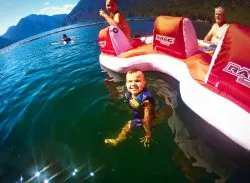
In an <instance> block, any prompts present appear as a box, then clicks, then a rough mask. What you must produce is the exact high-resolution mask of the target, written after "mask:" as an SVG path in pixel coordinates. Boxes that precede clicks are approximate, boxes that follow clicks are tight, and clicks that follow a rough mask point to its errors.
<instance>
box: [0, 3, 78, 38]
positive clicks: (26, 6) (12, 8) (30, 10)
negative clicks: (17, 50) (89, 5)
mask: <svg viewBox="0 0 250 183" xmlns="http://www.w3.org/2000/svg"><path fill="white" fill-rule="evenodd" d="M79 1H80V0H0V2H1V6H0V35H3V34H4V33H5V32H6V31H7V29H8V28H9V27H10V26H13V25H16V24H17V23H18V21H19V20H20V19H21V18H24V17H26V16H28V15H30V14H37V15H39V14H40V15H55V14H68V13H70V11H71V10H72V9H73V8H74V7H75V6H76V5H77V3H78V2H79Z"/></svg>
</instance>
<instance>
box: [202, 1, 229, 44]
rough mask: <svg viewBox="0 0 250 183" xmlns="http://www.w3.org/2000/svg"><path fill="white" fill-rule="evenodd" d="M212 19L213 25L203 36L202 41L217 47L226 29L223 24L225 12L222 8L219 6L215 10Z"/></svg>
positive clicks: (225, 25)
mask: <svg viewBox="0 0 250 183" xmlns="http://www.w3.org/2000/svg"><path fill="white" fill-rule="evenodd" d="M214 18H215V24H214V25H213V26H212V28H211V30H210V31H209V32H208V34H207V35H206V36H205V38H204V41H206V42H211V43H212V44H215V45H217V44H218V43H219V41H220V40H221V38H222V36H223V34H224V33H225V31H226V29H227V27H228V25H227V24H226V23H225V11H224V8H223V7H221V6H219V7H217V8H215V13H214Z"/></svg>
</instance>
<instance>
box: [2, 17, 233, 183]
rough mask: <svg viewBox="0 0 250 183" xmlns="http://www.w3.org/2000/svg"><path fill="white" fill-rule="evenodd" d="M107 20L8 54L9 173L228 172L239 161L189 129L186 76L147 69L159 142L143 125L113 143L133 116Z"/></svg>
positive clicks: (204, 178) (105, 176)
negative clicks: (103, 43) (114, 63)
mask: <svg viewBox="0 0 250 183" xmlns="http://www.w3.org/2000/svg"><path fill="white" fill-rule="evenodd" d="M104 26H105V25H103V24H99V25H94V26H86V27H82V28H78V29H71V30H68V31H65V32H64V33H66V34H67V35H69V36H71V37H73V38H74V40H75V42H74V43H70V44H68V45H63V44H50V43H52V42H55V41H58V40H60V38H61V34H62V33H56V34H52V35H50V36H47V37H43V38H41V39H37V40H35V41H33V42H30V43H27V44H24V45H22V46H20V47H17V48H16V49H14V50H12V51H10V52H8V53H6V54H3V55H0V78H1V80H0V91H1V93H0V140H1V144H0V182H4V183H5V182H21V180H20V177H23V181H22V182H43V180H44V179H46V178H47V179H50V182H97V183H104V182H105V183H106V182H107V183H113V182H114V183H118V182H119V183H123V182H124V183H128V182H130V183H152V182H156V183H165V182H168V183H170V182H171V183H172V182H177V183H179V182H204V183H205V182H214V181H215V180H216V179H222V178H225V179H227V178H228V177H229V176H230V174H231V172H232V171H233V170H234V169H235V164H233V163H231V162H230V161H228V159H226V160H225V161H224V159H225V156H224V155H221V154H220V153H218V151H217V150H216V149H214V148H212V147H210V145H209V144H207V143H206V142H205V141H203V140H202V139H201V138H200V137H199V136H194V135H193V134H192V133H191V132H190V131H189V130H188V124H189V123H190V122H191V121H190V119H189V118H188V117H185V116H184V114H185V113H187V112H186V111H185V110H186V108H185V106H184V105H183V104H182V103H181V102H180V98H179V97H180V96H179V93H178V83H177V82H176V81H173V79H171V78H169V77H167V76H166V75H163V74H159V73H153V72H148V73H146V78H147V80H148V86H149V88H150V90H151V91H152V92H153V95H154V97H155V98H156V101H157V113H158V114H159V115H160V117H159V119H158V120H157V125H156V126H155V127H154V128H153V140H154V141H153V142H152V144H151V147H150V148H149V149H146V148H144V147H143V145H142V144H140V143H139V137H141V136H142V135H143V131H140V130H137V131H135V132H133V133H131V134H130V136H129V138H128V139H127V140H126V141H125V142H124V143H122V144H120V145H119V146H118V147H115V148H114V147H109V146H106V145H105V144H104V142H103V141H104V138H107V137H114V136H116V135H117V134H118V133H119V131H120V130H121V128H122V127H123V125H124V124H125V123H126V121H127V120H129V119H130V112H129V109H128V107H127V105H126V104H125V103H124V102H123V99H122V96H123V93H124V92H125V87H124V75H122V74H117V73H113V72H111V71H108V70H106V69H104V68H101V66H100V64H99V60H98V56H99V54H100V52H99V48H98V43H97V35H98V32H99V30H100V29H101V28H103V27H104ZM131 27H132V31H133V33H134V34H138V33H141V32H143V34H151V33H152V30H153V22H147V21H145V22H131ZM181 106H182V107H181ZM191 124H192V123H191ZM44 167H47V169H46V170H44V171H41V170H43V169H44ZM75 168H77V170H78V171H77V173H76V175H75V176H73V175H72V173H73V171H74V169H75ZM35 171H40V172H41V175H40V177H34V173H35ZM91 173H92V174H91ZM91 175H92V176H91ZM18 180H19V181H18Z"/></svg>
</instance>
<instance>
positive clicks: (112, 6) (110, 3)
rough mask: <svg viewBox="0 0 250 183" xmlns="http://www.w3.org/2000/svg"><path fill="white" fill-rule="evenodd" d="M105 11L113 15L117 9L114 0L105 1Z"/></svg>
mask: <svg viewBox="0 0 250 183" xmlns="http://www.w3.org/2000/svg"><path fill="white" fill-rule="evenodd" d="M106 9H107V11H108V12H109V13H115V12H116V11H117V9H118V5H117V3H116V2H115V1H114V0H107V1H106Z"/></svg>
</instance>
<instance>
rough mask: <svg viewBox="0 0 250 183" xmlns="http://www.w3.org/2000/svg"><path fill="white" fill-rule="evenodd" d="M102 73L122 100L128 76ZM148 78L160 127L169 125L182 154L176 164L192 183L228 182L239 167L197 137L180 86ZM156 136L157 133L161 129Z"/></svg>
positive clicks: (149, 75) (155, 76)
mask: <svg viewBox="0 0 250 183" xmlns="http://www.w3.org/2000/svg"><path fill="white" fill-rule="evenodd" d="M102 69H103V70H104V71H105V72H106V73H107V75H108V77H107V79H106V80H105V82H104V84H105V86H106V88H107V89H108V92H109V97H110V99H111V100H112V99H121V98H122V97H123V93H124V92H125V90H126V88H125V86H124V85H125V75H124V74H118V73H115V72H113V71H110V70H108V69H106V68H102ZM145 75H146V79H147V83H148V88H149V89H150V90H151V91H152V93H153V96H154V97H156V101H157V107H156V113H157V114H158V115H157V116H158V118H157V121H156V125H159V126H160V124H161V123H167V124H168V126H169V128H170V129H171V132H172V137H173V141H174V142H175V144H176V145H177V146H178V147H179V150H180V151H177V152H175V153H174V155H173V157H172V160H173V161H174V162H175V163H176V165H177V166H178V167H179V168H180V170H181V171H182V172H183V173H184V174H185V176H186V178H187V179H188V181H189V182H200V181H205V182H226V181H227V180H228V179H229V178H230V176H231V174H232V173H233V172H234V170H236V168H238V165H237V163H235V161H231V160H230V159H228V158H227V157H226V156H224V154H221V152H220V151H219V150H218V149H215V148H213V147H212V146H210V144H208V143H207V142H206V141H204V139H202V138H200V137H199V136H197V135H196V134H195V133H193V132H194V131H193V129H192V125H191V126H190V125H189V123H191V122H192V121H191V120H192V118H189V116H188V115H189V114H188V113H186V111H187V110H188V109H185V108H186V106H185V105H184V104H183V102H182V101H181V99H180V96H179V92H178V91H179V89H178V87H179V86H178V82H177V81H176V80H174V79H173V78H170V77H169V76H167V75H165V74H160V73H155V72H154V73H153V72H147V73H145ZM192 123H193V122H192ZM192 123H191V124H192ZM201 123H205V122H204V121H203V122H201ZM161 127H163V126H161ZM154 133H157V128H156V129H155V131H154ZM154 133H153V136H154ZM168 136H169V135H168V134H166V137H168ZM208 180H209V181H208Z"/></svg>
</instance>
